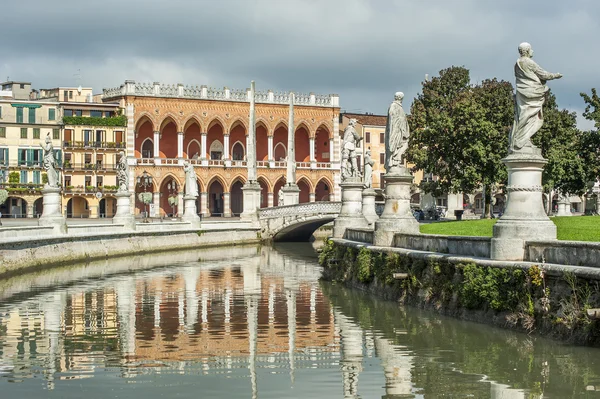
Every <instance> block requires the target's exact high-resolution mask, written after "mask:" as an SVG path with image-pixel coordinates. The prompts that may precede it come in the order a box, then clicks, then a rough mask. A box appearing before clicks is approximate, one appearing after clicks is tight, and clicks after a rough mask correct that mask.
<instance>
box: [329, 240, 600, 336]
mask: <svg viewBox="0 0 600 399" xmlns="http://www.w3.org/2000/svg"><path fill="white" fill-rule="evenodd" d="M319 262H320V263H321V265H322V266H323V267H324V275H323V276H324V278H325V279H328V280H334V281H338V282H343V283H345V284H347V285H350V286H354V287H359V288H361V289H364V290H368V291H370V292H372V293H374V294H376V295H380V296H383V297H385V298H387V299H393V300H397V301H399V302H400V303H403V304H409V305H413V306H417V307H421V308H428V309H432V310H435V311H437V312H439V313H441V314H445V315H450V316H454V317H458V318H461V319H466V320H472V321H478V322H486V323H490V324H494V325H496V326H499V327H503V328H511V329H516V330H521V331H524V332H527V333H541V334H544V335H547V336H551V337H554V338H558V339H561V340H564V341H567V342H572V343H578V344H586V345H593V346H600V323H599V322H598V321H597V318H596V317H598V318H600V309H598V308H600V269H598V268H592V267H577V266H563V265H553V264H542V263H540V264H535V263H531V262H500V261H492V260H489V259H481V258H470V257H464V256H456V255H450V254H443V253H433V252H425V251H417V250H411V249H404V248H383V247H375V246H373V245H371V244H365V243H358V242H352V241H349V240H345V239H332V240H330V241H329V242H328V244H327V245H326V246H325V247H324V249H323V252H322V253H321V255H320V258H319ZM596 309H598V314H597V315H596Z"/></svg>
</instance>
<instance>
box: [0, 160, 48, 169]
mask: <svg viewBox="0 0 600 399" xmlns="http://www.w3.org/2000/svg"><path fill="white" fill-rule="evenodd" d="M3 166H9V167H11V168H33V169H39V168H41V167H42V166H43V161H41V160H40V161H24V160H20V161H12V162H10V163H8V165H7V163H6V162H4V163H3Z"/></svg>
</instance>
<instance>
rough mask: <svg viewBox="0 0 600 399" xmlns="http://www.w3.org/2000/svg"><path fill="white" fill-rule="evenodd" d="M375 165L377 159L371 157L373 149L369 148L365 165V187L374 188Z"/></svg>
mask: <svg viewBox="0 0 600 399" xmlns="http://www.w3.org/2000/svg"><path fill="white" fill-rule="evenodd" d="M373 165H375V161H373V160H372V159H371V150H367V152H366V153H365V167H364V177H365V188H367V189H368V188H373Z"/></svg>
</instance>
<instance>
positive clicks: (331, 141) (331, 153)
mask: <svg viewBox="0 0 600 399" xmlns="http://www.w3.org/2000/svg"><path fill="white" fill-rule="evenodd" d="M329 162H331V163H333V139H329ZM332 166H333V165H332Z"/></svg>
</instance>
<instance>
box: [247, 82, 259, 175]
mask: <svg viewBox="0 0 600 399" xmlns="http://www.w3.org/2000/svg"><path fill="white" fill-rule="evenodd" d="M254 93H255V88H254V81H252V82H250V118H249V125H250V126H249V129H248V146H247V147H246V159H247V161H248V182H247V183H253V182H256V178H257V177H258V175H257V173H256V110H255V104H254V102H255V94H254Z"/></svg>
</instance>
